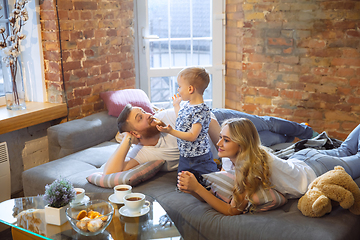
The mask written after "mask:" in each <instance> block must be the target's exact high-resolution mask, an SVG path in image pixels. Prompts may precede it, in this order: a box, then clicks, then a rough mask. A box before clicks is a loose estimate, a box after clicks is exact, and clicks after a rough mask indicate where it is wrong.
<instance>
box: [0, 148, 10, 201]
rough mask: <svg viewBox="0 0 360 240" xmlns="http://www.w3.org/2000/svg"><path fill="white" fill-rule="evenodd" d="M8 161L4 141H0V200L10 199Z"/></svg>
mask: <svg viewBox="0 0 360 240" xmlns="http://www.w3.org/2000/svg"><path fill="white" fill-rule="evenodd" d="M10 183H11V182H10V162H9V153H8V149H7V145H6V142H2V143H0V202H3V201H5V200H8V199H10V196H11V184H10Z"/></svg>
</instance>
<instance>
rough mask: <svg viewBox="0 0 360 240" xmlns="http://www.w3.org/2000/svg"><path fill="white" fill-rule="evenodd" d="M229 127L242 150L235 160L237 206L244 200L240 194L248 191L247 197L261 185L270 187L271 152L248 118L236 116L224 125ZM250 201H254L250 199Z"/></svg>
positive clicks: (231, 136)
mask: <svg viewBox="0 0 360 240" xmlns="http://www.w3.org/2000/svg"><path fill="white" fill-rule="evenodd" d="M226 125H227V126H228V127H229V135H230V136H229V137H230V139H231V140H232V141H233V142H235V143H237V144H238V145H239V147H240V150H239V152H238V154H237V156H236V162H235V179H236V180H235V185H234V190H233V192H234V194H233V196H234V200H235V205H236V207H239V206H240V205H241V203H242V201H241V200H240V199H239V195H240V194H242V193H244V192H245V191H247V197H248V199H249V196H252V195H253V194H254V193H255V192H256V191H257V190H258V188H259V187H264V188H269V187H270V180H269V178H270V170H269V165H268V159H269V157H270V156H269V154H268V153H267V151H266V150H265V148H264V147H263V146H261V142H260V137H259V134H258V132H257V130H256V128H255V125H254V124H253V123H252V122H251V121H250V120H249V119H246V118H235V119H229V120H227V121H225V122H224V123H223V124H222V126H223V127H224V126H226ZM249 201H250V202H251V203H252V204H253V206H254V203H253V202H252V201H251V200H250V199H249Z"/></svg>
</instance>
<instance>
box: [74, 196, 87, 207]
mask: <svg viewBox="0 0 360 240" xmlns="http://www.w3.org/2000/svg"><path fill="white" fill-rule="evenodd" d="M88 201H90V198H89V196H87V195H85V196H84V198H83V199H82V200H81V201H80V202H77V203H74V202H71V203H70V206H71V207H72V206H76V205H81V204H85V203H87V202H88Z"/></svg>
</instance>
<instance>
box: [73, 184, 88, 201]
mask: <svg viewBox="0 0 360 240" xmlns="http://www.w3.org/2000/svg"><path fill="white" fill-rule="evenodd" d="M74 190H75V192H76V195H75V199H74V201H73V203H79V202H81V201H82V200H83V199H84V197H85V189H83V188H74Z"/></svg>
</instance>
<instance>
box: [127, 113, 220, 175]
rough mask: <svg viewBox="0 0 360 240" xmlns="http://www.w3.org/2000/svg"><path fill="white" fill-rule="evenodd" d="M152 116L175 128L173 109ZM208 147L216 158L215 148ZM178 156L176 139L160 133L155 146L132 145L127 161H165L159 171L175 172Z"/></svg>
mask: <svg viewBox="0 0 360 240" xmlns="http://www.w3.org/2000/svg"><path fill="white" fill-rule="evenodd" d="M154 116H155V117H156V118H158V119H159V120H161V121H163V122H164V123H165V124H166V125H168V124H170V126H171V127H173V128H175V123H176V114H175V110H174V108H171V109H166V110H163V111H160V112H158V113H156V114H155V115H154ZM211 117H212V118H214V119H216V118H215V116H214V115H213V114H211ZM210 142H211V141H210ZM210 145H212V148H211V150H212V152H213V155H214V157H216V156H217V151H216V148H215V147H214V146H213V144H212V143H210ZM214 153H215V154H214ZM179 156H180V153H179V148H178V145H177V140H176V137H174V136H172V135H171V134H168V133H160V138H159V141H158V143H157V144H156V145H155V146H143V145H141V144H137V145H133V147H132V148H131V149H130V151H129V152H128V154H127V160H129V158H133V159H135V160H136V161H137V162H138V163H139V164H143V163H145V162H150V161H155V160H165V164H164V165H163V167H162V168H161V171H175V170H177V168H178V165H179Z"/></svg>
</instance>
